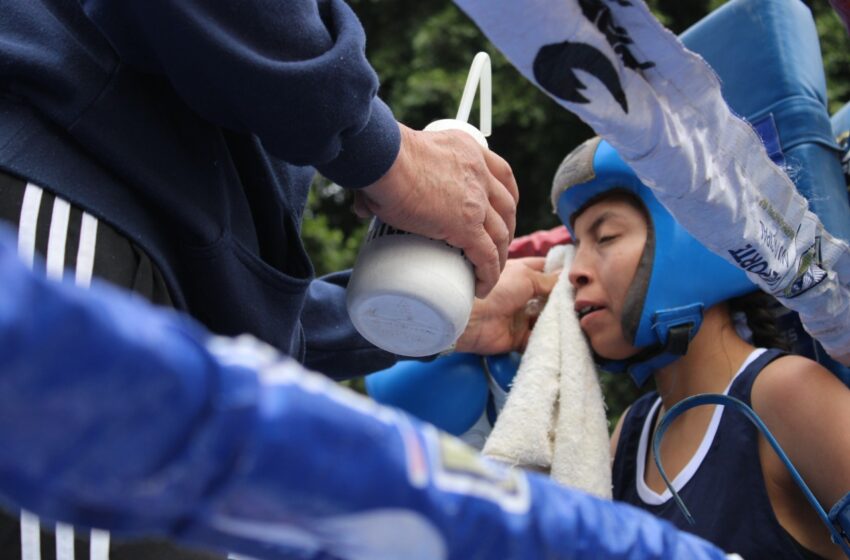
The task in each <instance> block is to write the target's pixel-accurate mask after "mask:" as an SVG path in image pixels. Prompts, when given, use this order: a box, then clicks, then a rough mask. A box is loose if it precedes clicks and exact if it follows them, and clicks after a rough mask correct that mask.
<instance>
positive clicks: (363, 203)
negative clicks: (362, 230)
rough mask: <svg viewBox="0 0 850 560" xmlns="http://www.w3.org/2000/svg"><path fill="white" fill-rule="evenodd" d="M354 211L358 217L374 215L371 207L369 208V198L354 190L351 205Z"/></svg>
mask: <svg viewBox="0 0 850 560" xmlns="http://www.w3.org/2000/svg"><path fill="white" fill-rule="evenodd" d="M352 209H353V210H354V213H355V214H357V216H358V217H360V218H371V217H372V216H374V212H372V210H371V208H369V198H368V197H367V196H366V195H365V194H364V193H362V192H360V191H355V192H354V204H353V205H352Z"/></svg>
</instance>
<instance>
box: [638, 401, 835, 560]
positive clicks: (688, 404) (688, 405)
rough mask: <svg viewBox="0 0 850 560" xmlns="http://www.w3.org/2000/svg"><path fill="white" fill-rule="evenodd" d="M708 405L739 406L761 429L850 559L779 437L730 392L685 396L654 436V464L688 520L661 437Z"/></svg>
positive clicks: (688, 515) (833, 540)
mask: <svg viewBox="0 0 850 560" xmlns="http://www.w3.org/2000/svg"><path fill="white" fill-rule="evenodd" d="M706 404H714V405H720V406H726V405H727V404H731V405H733V406H734V407H736V408H737V409H738V410H740V411H741V412H743V413H744V415H745V416H746V417H747V419H748V420H749V421H750V422H751V423H752V424H753V425H754V426H755V427H756V428H757V429H758V430H759V431H760V432H761V434H762V435H763V436H764V437H765V439H767V442H768V443H770V446H771V447H772V448H773V450H774V451H776V454H777V455H778V456H779V458H780V459H781V460H782V462H783V463H784V464H785V468H787V469H788V472H790V473H791V478H792V479H793V480H794V482H795V483H796V484H797V486H799V487H800V490H802V491H803V495H805V496H806V499H807V500H808V501H809V503H810V504H811V506H812V507H813V508H815V511H816V512H817V514H818V516H819V517H820V518H821V521H823V522H824V524H825V525H826V526H827V528H828V529H829V532H830V534H831V535H832V542H834V543H835V544H837V545H839V546H840V547H841V550H842V551H843V552H844V554H845V555H846V556H847V557H848V558H850V546H848V544H847V541H846V540H844V539H843V538H842V537H841V534H840V533H839V532H838V531H837V530H836V528H835V526H834V525H833V524H832V523H831V522H830V521H829V516H828V515H827V513H826V511H824V509H823V507H821V505H820V503H818V500H817V498H815V495H814V494H812V491H811V490H810V489H809V487H808V485H807V484H806V482H805V481H804V480H803V477H801V476H800V473H799V472H798V471H797V469H796V468H794V465H793V464H792V463H791V460H790V459H789V458H788V455H786V454H785V451H783V450H782V447H781V446H780V445H779V442H778V441H776V438H774V437H773V434H771V433H770V430H769V429H768V428H767V426H766V425H765V424H764V422H763V421H762V419H761V418H759V415H758V414H756V412H755V411H754V410H753V409H752V408H750V407H749V406H748V405H747V404H746V403H744V402H742V401H741V400H739V399H736V398H735V397H730V396H729V395H721V394H717V393H704V394H701V395H694V396H692V397H688V398H686V399H683V400H682V401H680V402H678V403H676V404H675V405H674V406H673V407H671V408H670V410H668V411H667V413H666V414H664V416H663V417H662V418H661V422H659V423H658V428H657V429H656V431H655V435H654V436H653V439H652V453H653V455H654V456H655V457H654V459H655V466H656V467H658V472H659V473H660V474H661V478H662V479H663V480H664V484H665V485H666V486H667V489H668V490H670V493H671V494H672V495H673V499H674V500H675V501H676V505H677V506H678V507H679V509H680V510H681V512H682V514H683V515H684V516H685V519H687V520H688V523H690V524H691V525H694V518H693V516H692V515H691V512H690V511H688V508H687V507H686V506H685V502H683V501H682V498H681V497H680V496H679V493H678V492H676V489H675V488H673V485H672V484H671V483H670V480H669V479H668V478H667V474H666V473H665V472H664V468H663V467H662V466H661V454H660V453H659V451H660V449H661V438H662V437H664V432H665V431H667V428H668V427H669V426H670V424H671V423H672V422H673V420H675V419H676V418H678V417H679V416H681V415H682V414H683V413H684V412H686V411H688V410H690V409H692V408H695V407H697V406H702V405H706Z"/></svg>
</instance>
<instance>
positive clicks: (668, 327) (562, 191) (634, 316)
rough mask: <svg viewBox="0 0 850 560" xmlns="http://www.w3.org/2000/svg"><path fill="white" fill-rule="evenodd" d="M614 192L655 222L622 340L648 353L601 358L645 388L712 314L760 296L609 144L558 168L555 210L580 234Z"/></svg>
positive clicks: (595, 145)
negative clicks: (720, 306)
mask: <svg viewBox="0 0 850 560" xmlns="http://www.w3.org/2000/svg"><path fill="white" fill-rule="evenodd" d="M611 191H626V192H629V193H631V194H633V195H635V197H636V198H637V199H638V200H640V202H641V203H642V204H643V206H644V208H645V209H646V213H647V215H648V217H649V223H648V224H647V231H648V234H647V243H646V247H645V248H644V252H643V255H642V256H641V261H640V263H639V264H638V268H637V271H636V273H635V278H634V279H633V281H632V285H631V286H630V288H629V291H628V293H627V296H626V302H625V305H624V309H623V317H622V323H623V333H624V334H625V336H626V338H627V339H629V342H630V343H631V344H632V345H633V346H635V347H637V348H640V349H641V350H640V351H639V352H638V354H636V355H635V356H632V357H631V358H628V359H626V360H616V361H614V360H605V359H604V358H600V359H599V365H600V366H601V367H603V368H604V369H606V370H609V371H613V372H628V373H629V374H630V375H631V376H632V378H634V380H635V382H636V383H637V384H638V385H642V384H643V383H644V382H645V381H646V380H647V379H648V378H649V377H650V376H651V375H652V373H653V372H654V371H655V370H657V369H658V368H661V367H663V366H665V365H667V364H669V363H671V362H673V361H675V360H676V359H678V358H679V357H680V356H682V355H684V354H685V353H686V352H687V349H688V343H689V342H690V341H691V340H692V339H693V337H694V336H695V335H696V333H697V331H698V330H699V328H700V325H701V324H702V318H703V312H704V311H705V309H707V308H708V307H711V306H712V305H715V304H717V303H720V302H722V301H725V300H727V299H730V298H733V297H736V296H740V295H743V294H746V293H749V292H752V291H754V290H755V289H756V287H755V285H754V284H753V283H752V282H751V281H750V280H749V279H748V278H747V276H746V274H745V273H744V272H743V271H741V270H739V269H738V268H736V267H734V266H733V265H731V264H730V263H728V262H726V261H725V260H723V259H722V258H721V257H719V256H717V255H715V254H714V253H712V252H711V251H709V250H708V249H706V248H705V247H704V246H703V245H702V244H701V243H700V242H698V241H697V240H696V239H694V238H693V237H692V236H691V234H689V233H688V232H687V231H685V229H684V228H682V226H680V225H679V224H678V222H676V220H675V219H674V218H673V216H672V215H671V214H670V213H669V212H668V211H667V209H666V208H664V206H662V205H661V203H660V202H658V200H657V199H656V198H655V195H654V194H652V191H651V190H650V189H649V187H647V186H646V185H644V184H643V183H642V182H641V181H640V179H638V177H637V175H635V173H634V171H632V169H631V168H630V167H629V166H628V165H627V164H626V163H625V162H624V161H623V160H622V159H621V158H620V156H619V155H618V154H617V152H616V151H615V150H614V148H612V147H611V146H610V145H609V144H608V143H607V142H605V141H604V140H602V139H600V138H593V139H591V140H588V141H587V142H585V143H584V144H582V145H581V146H579V147H578V148H576V149H575V150H574V151H573V152H572V153H570V154H569V155H568V156H567V157H566V158H564V161H563V162H562V163H561V165H560V167H559V168H558V171H557V173H556V174H555V180H554V183H553V185H552V205H553V206H554V208H555V211H556V212H557V214H558V216H560V218H561V221H563V222H564V224H565V225H566V226H567V228H568V229H569V230H570V234H573V235H574V234H575V232H574V230H573V223H574V221H575V218H576V216H577V215H578V214H579V213H580V212H582V211H583V210H584V209H585V207H586V206H587V205H588V203H591V202H595V201H596V200H597V199H598V198H599V197H600V196H601V195H603V194H605V193H607V192H611Z"/></svg>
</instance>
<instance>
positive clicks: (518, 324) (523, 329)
mask: <svg viewBox="0 0 850 560" xmlns="http://www.w3.org/2000/svg"><path fill="white" fill-rule="evenodd" d="M545 263H546V259H545V258H544V257H527V258H522V259H510V260H508V262H507V264H506V266H505V270H504V272H503V273H502V276H501V278H499V282H498V283H497V284H496V287H495V288H493V291H491V292H490V294H489V295H488V296H487V297H486V298H483V299H476V300H475V303H474V305H473V307H472V315H471V317H470V319H469V323H468V324H467V326H466V330H465V331H464V333H463V334H462V335H461V336H460V338H459V339H458V341H457V343H456V345H455V350H456V351H458V352H472V353H475V354H482V355H488V354H501V353H504V352H510V351H513V350H519V351H522V350H524V349H525V346H526V345H527V344H528V337H529V336H530V335H531V328H532V327H533V326H534V321H535V320H536V318H537V315H536V314H529V313H528V312H527V311H526V306H527V305H528V303H529V301H534V300H537V301H539V300H543V299H545V298H547V297H548V296H549V294H550V292H551V291H552V288H554V287H555V284H556V282H557V281H558V276H559V273H558V272H553V273H544V272H543V266H544V265H545Z"/></svg>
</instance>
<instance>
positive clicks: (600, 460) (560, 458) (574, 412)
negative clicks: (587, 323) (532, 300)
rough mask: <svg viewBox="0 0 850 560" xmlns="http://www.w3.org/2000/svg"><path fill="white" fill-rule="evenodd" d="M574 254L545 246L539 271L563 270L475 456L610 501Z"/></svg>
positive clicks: (601, 414)
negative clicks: (572, 275) (572, 271)
mask: <svg viewBox="0 0 850 560" xmlns="http://www.w3.org/2000/svg"><path fill="white" fill-rule="evenodd" d="M574 251H575V249H574V247H573V246H572V245H559V246H556V247H553V248H552V250H550V251H549V254H548V256H547V258H546V270H547V271H552V270H557V269H558V268H560V267H563V271H562V273H561V276H560V278H559V279H558V282H557V284H555V288H554V289H553V290H552V293H551V294H550V296H549V301H548V302H547V303H546V306H545V307H544V308H543V311H542V312H541V313H540V317H538V319H537V323H536V325H535V327H534V330H533V331H532V333H531V337H530V338H529V341H528V347H527V348H526V351H525V354H524V355H523V357H522V362H520V366H519V371H517V374H516V377H515V378H514V382H513V387H512V388H511V390H510V393H508V400H507V402H506V403H505V407H504V409H503V410H502V412H501V413H500V414H499V417H498V419H497V420H496V425H495V426H494V427H493V432H492V433H491V434H490V437H489V439H488V440H487V443H486V444H485V445H484V450H483V453H484V455H486V456H488V457H490V458H491V459H495V460H497V461H501V462H503V463H507V464H509V465H514V466H519V467H522V468H527V469H533V470H537V471H541V472H544V473H548V474H550V476H551V477H552V478H553V479H554V480H556V481H557V482H559V483H561V484H564V485H566V486H571V487H574V488H578V489H580V490H584V491H586V492H589V493H591V494H595V495H597V496H601V497H605V498H610V497H611V456H610V448H609V445H608V422H607V420H606V417H605V405H604V403H603V400H602V390H601V388H600V387H599V379H598V378H597V375H596V368H595V366H594V364H593V358H592V357H591V353H590V348H589V347H588V345H587V342H586V340H585V338H584V335H583V334H582V332H581V329H580V328H579V324H578V317H576V314H575V310H574V309H573V305H574V303H573V300H574V298H573V288H572V286H571V285H570V282H569V279H568V278H567V275H568V272H569V265H570V262H572V258H573V254H574Z"/></svg>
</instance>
